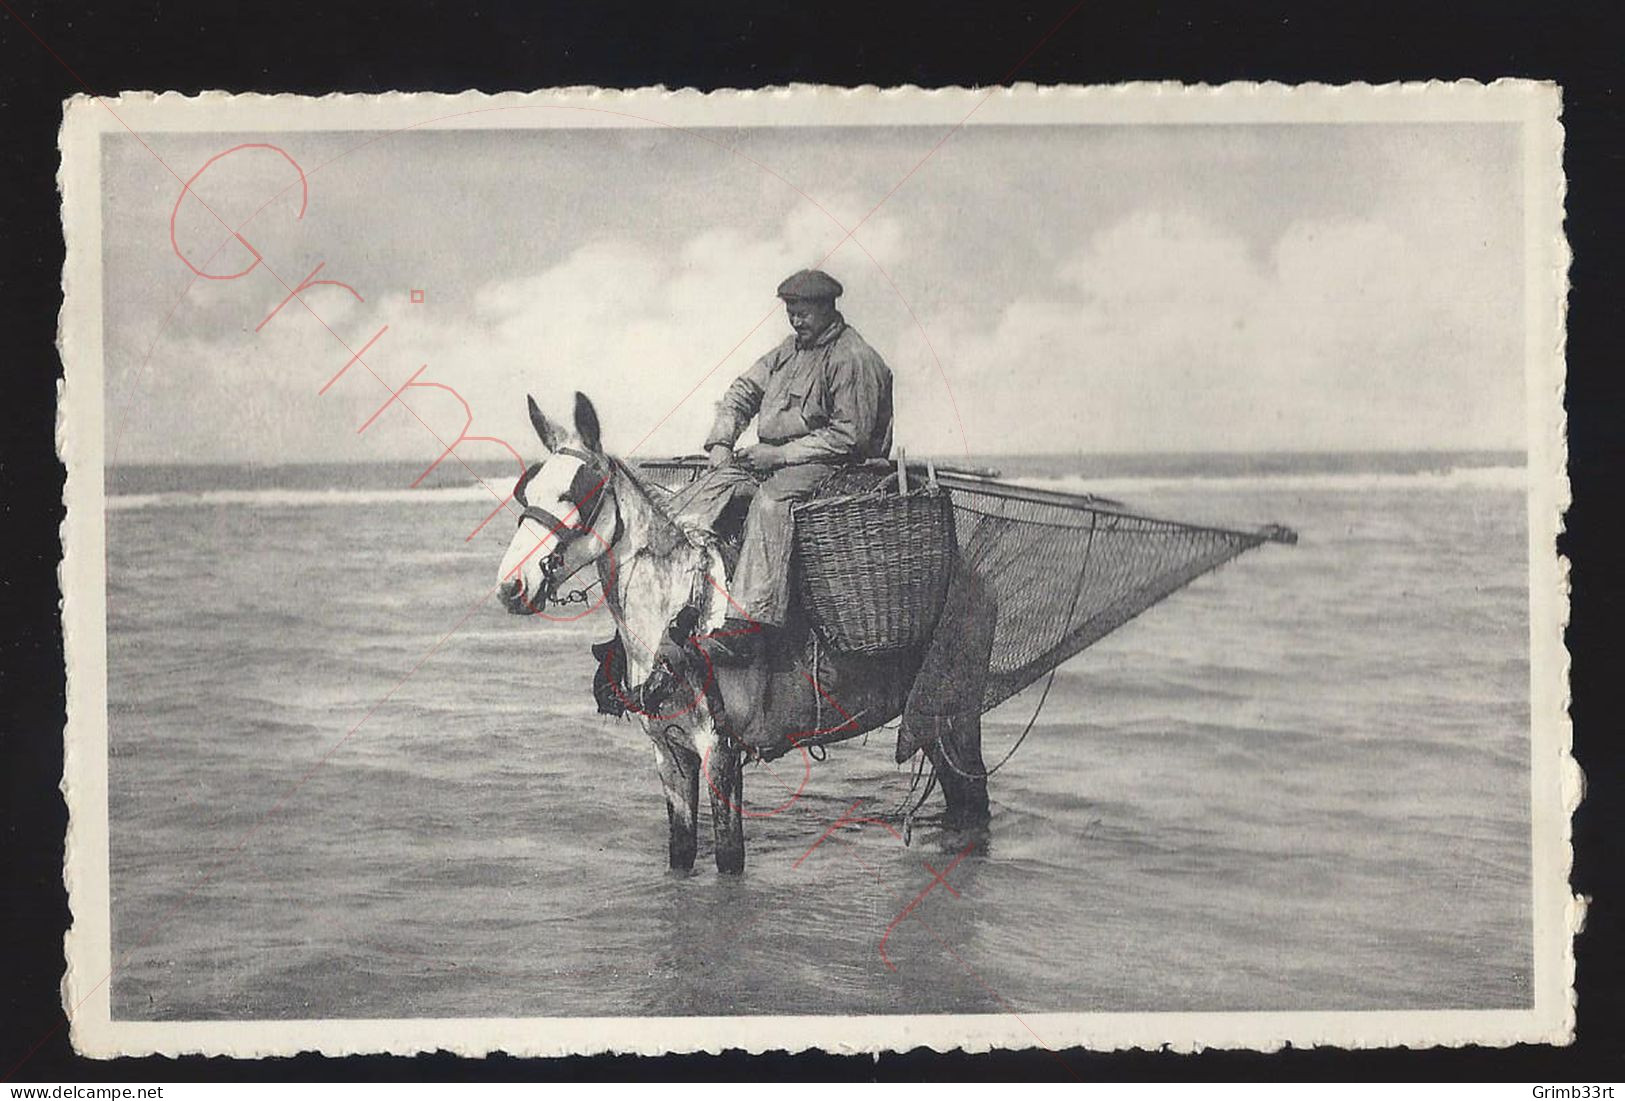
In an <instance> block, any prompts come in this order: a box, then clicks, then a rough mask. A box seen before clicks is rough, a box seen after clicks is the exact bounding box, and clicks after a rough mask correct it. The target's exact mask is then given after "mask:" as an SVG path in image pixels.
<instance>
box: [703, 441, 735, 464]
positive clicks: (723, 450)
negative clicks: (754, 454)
mask: <svg viewBox="0 0 1625 1101" xmlns="http://www.w3.org/2000/svg"><path fill="white" fill-rule="evenodd" d="M707 454H708V455H710V456H711V467H712V469H715V468H717V467H719V466H727V465H728V463H729V462H730V461H732V459H733V457H734V449H733V448H731V447H729V446H728V445H727V444H725V443H714V444H712V445H711V449H710V450H709V451H708V452H707Z"/></svg>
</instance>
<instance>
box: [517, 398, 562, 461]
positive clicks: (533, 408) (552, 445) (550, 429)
mask: <svg viewBox="0 0 1625 1101" xmlns="http://www.w3.org/2000/svg"><path fill="white" fill-rule="evenodd" d="M525 402H526V404H527V405H529V406H530V425H531V427H532V428H534V429H536V437H537V438H538V439H540V440H541V441H542V446H543V447H545V448H547V449H548V450H549V451H557V450H558V449H559V444H561V443H563V442H564V433H563V432H560V431H559V428H558V425H556V424H554V423H553V422H552V421H550V420H548V419H547V414H546V413H543V412H542V407H541V406H539V405H537V404H536V399H535V398H533V397H531V396H530V395H529V394H526V395H525Z"/></svg>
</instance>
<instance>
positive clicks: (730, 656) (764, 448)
mask: <svg viewBox="0 0 1625 1101" xmlns="http://www.w3.org/2000/svg"><path fill="white" fill-rule="evenodd" d="M841 289H842V288H841V284H840V283H838V282H836V281H835V280H834V279H833V278H831V277H830V276H828V275H826V274H825V273H823V272H821V271H798V272H796V273H795V274H794V275H792V276H790V278H788V279H786V280H785V281H784V282H783V283H781V284H779V289H778V295H779V297H780V298H781V299H783V300H784V310H785V313H786V315H787V316H788V317H789V320H790V327H791V328H792V329H794V330H795V332H794V333H793V334H792V335H791V336H789V337H786V338H785V340H784V342H783V343H781V344H780V345H779V346H778V347H776V348H774V349H773V350H772V351H771V352H768V353H767V354H766V355H765V356H763V357H762V358H761V359H759V360H757V361H756V362H755V363H753V364H752V365H751V366H750V369H749V370H747V371H746V372H745V373H744V374H742V375H740V376H739V378H738V379H736V380H735V381H734V383H733V385H731V386H729V387H728V391H727V393H726V394H724V395H723V397H722V400H721V401H720V402H718V404H717V417H716V422H715V423H714V424H713V425H712V427H711V431H710V434H709V435H707V436H706V440H705V447H706V451H707V452H708V454H709V456H710V461H711V469H710V470H708V471H707V472H706V473H705V475H703V476H702V477H701V479H700V480H699V481H698V482H697V483H696V484H694V485H693V486H691V487H689V488H688V489H687V490H686V491H685V492H684V493H683V495H682V503H681V506H680V511H679V515H678V522H679V523H680V524H682V525H684V526H685V527H687V528H690V529H698V530H701V531H704V532H706V533H708V534H710V535H712V536H715V535H717V534H719V533H718V531H717V528H718V522H719V521H720V520H721V519H722V517H723V515H724V514H725V513H726V512H727V511H728V508H729V506H730V505H731V504H733V503H734V502H735V501H739V500H748V501H749V502H750V509H749V512H748V514H747V515H746V518H745V531H744V546H743V547H742V548H741V550H740V555H739V565H738V567H737V569H736V570H735V571H734V574H733V579H732V581H731V583H730V592H729V596H730V597H731V598H732V601H733V603H734V604H735V605H737V606H738V608H739V609H740V610H741V611H742V612H743V615H742V616H737V617H729V619H728V620H727V622H725V623H724V624H723V629H722V631H720V632H718V633H717V634H716V635H715V636H713V637H712V638H709V639H707V640H706V641H707V648H708V652H709V654H710V657H711V659H712V660H713V661H715V662H718V663H719V664H723V665H734V666H739V665H748V664H750V663H751V662H752V661H754V660H755V658H756V657H757V655H758V654H759V653H762V652H764V636H765V635H766V634H767V632H769V631H773V630H776V629H778V628H780V627H782V626H783V625H784V621H785V616H786V614H787V612H788V610H789V603H790V548H791V541H792V535H793V530H792V526H793V522H794V521H793V519H792V516H791V510H792V509H793V508H794V506H795V505H796V503H797V502H799V501H804V500H806V499H807V498H808V497H810V496H811V495H812V493H813V491H814V490H815V489H816V488H817V486H818V485H819V483H821V482H823V481H824V480H825V479H826V478H828V477H829V476H830V475H831V474H833V473H835V472H836V471H837V470H839V469H840V468H841V467H842V466H845V465H848V464H851V463H854V462H862V461H864V460H867V459H883V458H885V457H886V456H887V454H888V453H889V452H890V451H891V445H892V376H891V369H890V368H889V367H887V366H886V362H885V360H883V359H881V358H880V354H879V353H878V352H876V351H875V350H874V349H873V348H871V347H869V345H868V344H867V343H866V342H865V341H864V339H863V337H861V336H859V335H858V332H857V330H856V329H854V328H852V327H851V326H850V325H848V324H847V323H846V319H845V318H843V317H842V316H841V314H840V311H838V310H837V309H836V308H835V300H836V299H837V298H839V297H840V295H841ZM753 417H754V418H757V426H756V431H757V436H758V438H759V440H760V442H759V443H755V444H752V445H750V446H749V447H746V448H744V449H742V450H740V451H737V452H736V451H735V450H734V444H735V442H737V441H738V439H739V436H740V434H741V433H742V432H743V431H744V430H745V427H746V426H747V425H748V424H749V423H750V421H751V419H752V418H753Z"/></svg>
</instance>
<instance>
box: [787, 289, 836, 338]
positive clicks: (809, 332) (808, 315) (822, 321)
mask: <svg viewBox="0 0 1625 1101" xmlns="http://www.w3.org/2000/svg"><path fill="white" fill-rule="evenodd" d="M784 312H785V315H786V316H788V317H789V318H790V327H791V328H792V329H794V330H795V331H796V338H797V339H798V340H811V339H812V338H813V337H815V336H817V335H818V334H819V333H821V332H823V331H824V330H825V329H827V328H828V327H829V323H830V322H831V321H832V320H834V318H835V300H834V299H831V298H786V299H785V300H784Z"/></svg>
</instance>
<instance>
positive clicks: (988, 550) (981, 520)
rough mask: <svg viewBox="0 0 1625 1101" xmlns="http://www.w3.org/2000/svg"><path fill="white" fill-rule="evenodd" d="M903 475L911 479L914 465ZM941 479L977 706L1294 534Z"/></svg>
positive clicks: (654, 473)
mask: <svg viewBox="0 0 1625 1101" xmlns="http://www.w3.org/2000/svg"><path fill="white" fill-rule="evenodd" d="M702 469H703V467H702V465H701V464H697V463H695V462H694V461H692V460H663V461H659V462H650V463H645V464H640V467H639V474H640V476H642V477H645V478H647V479H648V480H649V482H650V483H651V484H653V485H655V486H657V487H659V488H661V489H664V490H666V491H668V492H672V491H676V490H679V489H681V488H682V487H683V486H685V485H687V484H689V483H690V482H691V481H692V480H693V479H695V478H696V477H698V476H699V474H700V472H701V470H702ZM924 473H925V472H924V471H923V470H922V471H920V475H922V476H923V475H924ZM877 474H878V476H881V477H883V476H884V475H885V469H884V468H878V470H877V471H870V470H867V469H865V470H863V471H862V472H861V474H860V473H859V472H858V471H854V472H853V473H852V474H851V475H843V476H842V478H843V479H845V480H844V481H842V482H841V484H838V485H832V486H830V487H827V489H828V490H829V491H831V492H855V491H861V490H862V489H865V488H868V487H869V486H872V485H874V483H875V478H876V476H877ZM910 476H911V478H914V477H916V476H915V475H914V473H913V471H912V468H911V475H910ZM852 478H858V479H859V481H857V482H853V481H851V479H852ZM916 484H917V483H916ZM941 484H942V485H943V486H944V487H945V488H946V489H947V490H948V492H949V494H950V498H951V500H952V502H953V517H954V529H955V536H956V538H957V540H958V544H959V558H960V561H961V563H962V564H963V565H964V566H965V567H966V569H965V570H964V571H963V572H962V573H961V574H960V577H961V582H962V583H963V581H964V579H965V578H973V579H974V582H973V584H974V586H975V588H976V592H975V593H974V594H963V593H961V594H959V596H957V597H956V596H953V595H951V596H950V601H951V602H954V601H958V600H961V599H962V600H963V602H964V603H963V607H964V608H965V609H967V611H966V612H965V613H964V614H969V615H974V616H976V617H979V618H981V619H983V620H984V621H985V619H986V618H989V617H990V618H992V619H993V620H994V625H993V638H992V655H991V660H990V664H989V668H988V671H987V677H986V680H985V681H984V682H983V685H982V700H981V710H983V711H987V710H988V709H990V708H993V707H996V706H997V705H998V704H1000V703H1002V702H1004V701H1005V700H1007V699H1009V698H1010V697H1011V696H1013V695H1015V694H1016V693H1017V692H1020V691H1021V690H1022V689H1023V688H1026V687H1027V686H1028V685H1030V684H1032V683H1034V682H1035V681H1037V680H1039V679H1040V678H1042V677H1043V676H1045V675H1046V674H1048V673H1049V672H1050V670H1052V669H1054V668H1055V667H1056V666H1058V665H1060V664H1061V663H1062V662H1064V661H1066V660H1067V659H1069V658H1071V657H1073V656H1075V655H1076V654H1078V653H1080V652H1081V651H1083V650H1084V649H1085V648H1087V647H1089V646H1091V645H1093V644H1094V643H1096V642H1098V641H1099V640H1100V639H1102V638H1104V637H1105V636H1106V635H1108V634H1110V633H1111V632H1112V631H1114V630H1116V629H1117V628H1119V627H1121V626H1122V625H1123V624H1125V623H1127V622H1128V621H1129V620H1131V619H1133V618H1134V617H1135V616H1137V615H1139V614H1140V613H1141V612H1143V611H1145V610H1146V609H1147V608H1149V607H1151V606H1152V605H1153V604H1156V603H1157V602H1158V601H1160V600H1162V599H1164V598H1165V597H1167V596H1168V595H1169V594H1171V593H1173V592H1175V591H1177V590H1178V589H1180V588H1182V587H1184V586H1185V585H1188V584H1189V583H1190V582H1191V581H1192V580H1194V579H1195V578H1197V577H1200V576H1201V575H1202V574H1204V573H1207V572H1208V571H1210V570H1213V569H1216V568H1218V567H1219V566H1222V565H1224V564H1225V563H1226V562H1228V561H1230V559H1232V558H1234V557H1236V556H1237V555H1239V554H1241V553H1242V552H1243V551H1247V550H1250V549H1251V548H1253V547H1256V546H1259V545H1260V544H1262V543H1265V542H1272V541H1273V542H1294V541H1295V540H1296V536H1295V535H1293V534H1292V533H1291V532H1290V531H1288V530H1286V529H1284V528H1278V527H1268V528H1262V529H1259V530H1256V531H1234V530H1228V529H1224V528H1216V527H1207V526H1202V525H1196V524H1185V523H1180V522H1178V521H1172V520H1162V519H1157V518H1154V517H1150V516H1143V515H1140V514H1137V513H1135V512H1133V511H1131V510H1129V509H1127V508H1125V507H1124V506H1122V505H1120V504H1118V503H1116V502H1112V501H1106V500H1104V499H1101V498H1095V497H1089V496H1084V495H1078V494H1065V493H1053V492H1048V491H1043V490H1034V489H1029V488H1026V487H1023V486H1016V485H1010V484H1007V483H1002V482H996V481H992V480H990V479H986V478H972V477H964V476H955V475H943V476H942V478H941ZM899 551H900V552H905V551H906V548H899ZM984 641H985V639H984ZM967 702H969V701H967Z"/></svg>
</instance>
